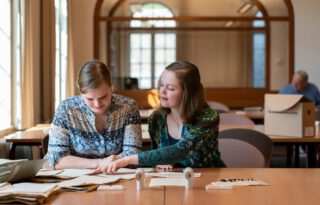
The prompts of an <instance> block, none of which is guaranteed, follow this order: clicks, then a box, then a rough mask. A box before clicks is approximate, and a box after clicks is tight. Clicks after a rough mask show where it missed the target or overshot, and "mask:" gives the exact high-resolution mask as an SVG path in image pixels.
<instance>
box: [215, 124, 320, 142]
mask: <svg viewBox="0 0 320 205" xmlns="http://www.w3.org/2000/svg"><path fill="white" fill-rule="evenodd" d="M234 128H243V129H253V130H256V131H259V132H262V133H264V125H220V126H219V131H223V130H227V129H234ZM268 136H269V137H270V138H271V140H272V142H278V143H282V142H283V143H286V142H292V143H319V142H320V133H319V132H318V133H316V135H315V136H314V137H292V136H277V135H268Z"/></svg>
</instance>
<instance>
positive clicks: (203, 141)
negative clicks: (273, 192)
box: [138, 107, 225, 167]
mask: <svg viewBox="0 0 320 205" xmlns="http://www.w3.org/2000/svg"><path fill="white" fill-rule="evenodd" d="M218 132H219V115H218V113H217V112H216V111H214V110H212V109H211V108H209V107H206V108H204V109H203V110H202V111H201V112H199V113H198V115H197V116H196V119H195V122H194V123H193V124H184V125H183V128H182V134H181V139H180V140H179V141H178V142H177V143H175V144H172V145H171V144H170V140H169V138H170V135H169V132H168V126H167V115H165V114H162V113H160V112H158V111H155V112H153V113H152V114H151V116H150V117H149V133H150V138H151V141H152V148H153V150H150V151H147V152H140V153H139V154H138V158H139V166H155V165H160V164H177V165H179V166H183V167H225V164H224V162H223V161H222V160H221V159H220V152H219V150H218V139H217V137H218Z"/></svg>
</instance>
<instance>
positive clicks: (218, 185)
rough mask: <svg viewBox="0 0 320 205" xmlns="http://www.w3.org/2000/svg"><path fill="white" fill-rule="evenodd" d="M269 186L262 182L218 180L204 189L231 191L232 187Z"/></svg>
mask: <svg viewBox="0 0 320 205" xmlns="http://www.w3.org/2000/svg"><path fill="white" fill-rule="evenodd" d="M267 185H269V184H267V183H265V182H263V181H255V180H252V179H251V180H242V179H241V180H237V179H235V180H220V181H215V182H211V183H210V184H208V185H206V189H207V190H208V189H232V188H233V186H267Z"/></svg>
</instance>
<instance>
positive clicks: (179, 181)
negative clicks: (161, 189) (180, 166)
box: [149, 178, 187, 187]
mask: <svg viewBox="0 0 320 205" xmlns="http://www.w3.org/2000/svg"><path fill="white" fill-rule="evenodd" d="M186 183H187V180H186V179H185V178H152V179H151V180H150V183H149V187H157V186H185V185H186Z"/></svg>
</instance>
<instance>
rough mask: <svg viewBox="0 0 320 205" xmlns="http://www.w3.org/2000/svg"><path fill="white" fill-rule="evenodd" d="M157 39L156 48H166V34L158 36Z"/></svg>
mask: <svg viewBox="0 0 320 205" xmlns="http://www.w3.org/2000/svg"><path fill="white" fill-rule="evenodd" d="M155 38H156V39H155V46H156V48H164V43H165V34H156V35H155Z"/></svg>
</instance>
